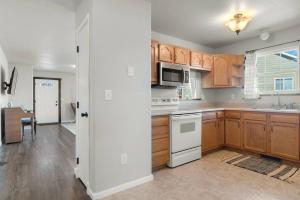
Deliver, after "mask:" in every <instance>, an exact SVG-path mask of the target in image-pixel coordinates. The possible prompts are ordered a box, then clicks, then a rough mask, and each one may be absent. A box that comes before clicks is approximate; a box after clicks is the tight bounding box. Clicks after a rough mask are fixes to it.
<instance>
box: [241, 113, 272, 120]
mask: <svg viewBox="0 0 300 200" xmlns="http://www.w3.org/2000/svg"><path fill="white" fill-rule="evenodd" d="M244 119H249V120H256V121H266V120H267V114H266V113H257V112H245V113H244Z"/></svg>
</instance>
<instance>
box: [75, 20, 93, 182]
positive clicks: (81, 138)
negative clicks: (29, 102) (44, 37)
mask: <svg viewBox="0 0 300 200" xmlns="http://www.w3.org/2000/svg"><path fill="white" fill-rule="evenodd" d="M76 40H77V45H78V46H77V68H76V69H77V71H76V78H77V80H76V86H77V95H76V98H77V111H76V113H77V114H76V125H77V133H76V143H77V146H76V148H77V149H76V154H77V164H78V165H77V174H76V175H77V177H79V178H80V179H81V181H82V182H83V183H84V185H85V186H87V187H88V185H89V162H90V154H89V152H90V151H89V146H90V145H89V144H90V141H89V140H90V136H89V134H90V120H89V96H90V93H89V91H90V84H89V80H90V79H89V48H90V47H89V16H88V15H87V17H86V18H85V19H84V20H83V22H82V24H81V25H80V26H79V28H78V29H77V32H76Z"/></svg>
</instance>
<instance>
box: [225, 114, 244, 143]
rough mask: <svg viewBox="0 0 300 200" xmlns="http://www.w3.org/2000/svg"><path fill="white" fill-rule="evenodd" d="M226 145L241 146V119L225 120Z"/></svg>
mask: <svg viewBox="0 0 300 200" xmlns="http://www.w3.org/2000/svg"><path fill="white" fill-rule="evenodd" d="M225 135H226V139H225V141H226V145H227V146H231V147H236V148H241V121H240V120H237V119H226V121H225Z"/></svg>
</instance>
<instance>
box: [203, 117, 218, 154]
mask: <svg viewBox="0 0 300 200" xmlns="http://www.w3.org/2000/svg"><path fill="white" fill-rule="evenodd" d="M216 148H218V128H217V120H208V121H203V122H202V152H205V151H209V150H212V149H216Z"/></svg>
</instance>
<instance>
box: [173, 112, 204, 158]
mask: <svg viewBox="0 0 300 200" xmlns="http://www.w3.org/2000/svg"><path fill="white" fill-rule="evenodd" d="M201 116H202V114H201V113H197V114H185V115H173V116H171V137H170V138H171V152H172V153H177V152H180V151H184V150H187V149H191V148H195V147H199V146H200V145H201V120H202V119H201V118H202V117H201Z"/></svg>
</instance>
